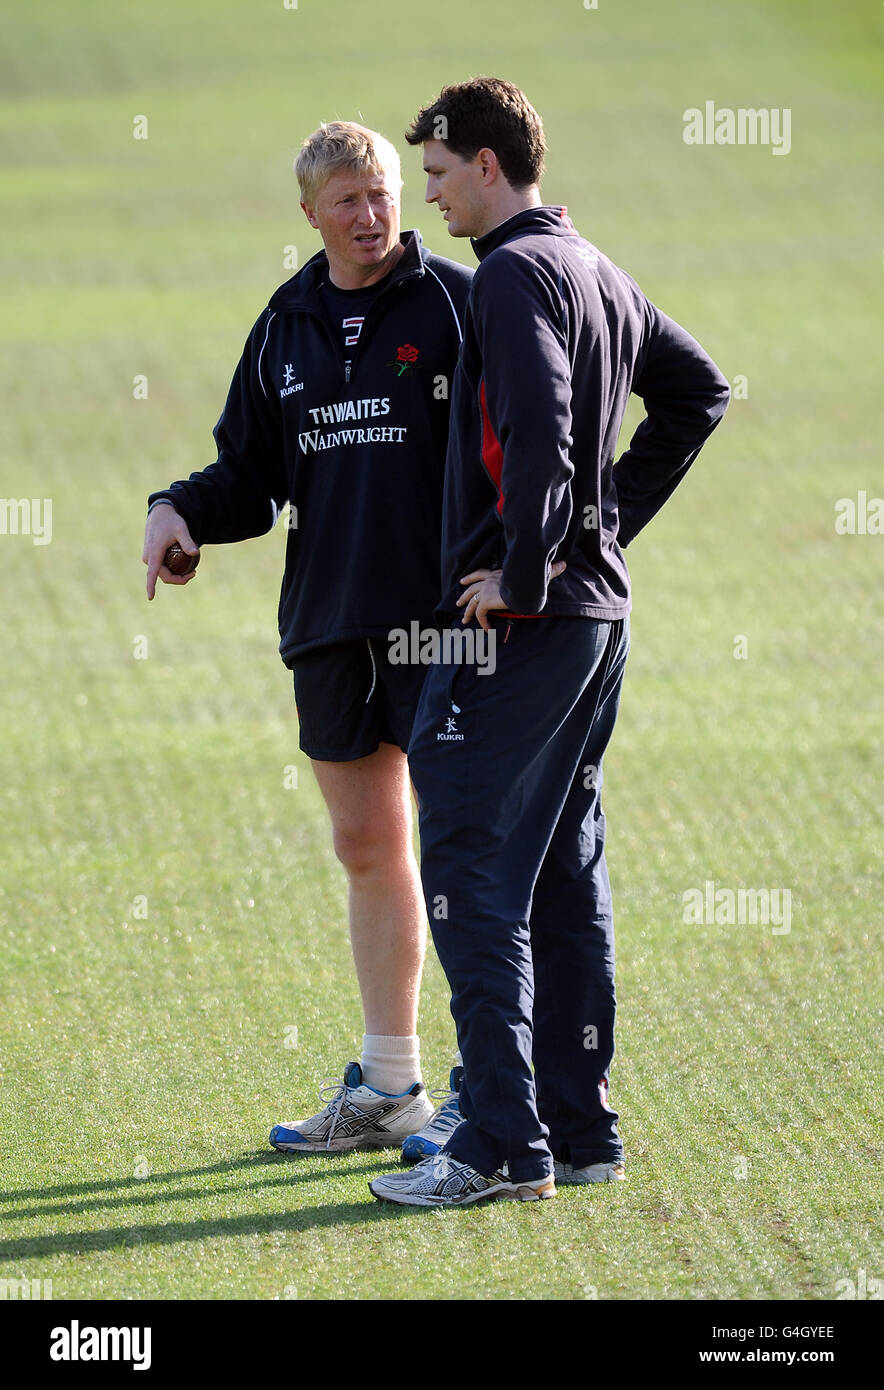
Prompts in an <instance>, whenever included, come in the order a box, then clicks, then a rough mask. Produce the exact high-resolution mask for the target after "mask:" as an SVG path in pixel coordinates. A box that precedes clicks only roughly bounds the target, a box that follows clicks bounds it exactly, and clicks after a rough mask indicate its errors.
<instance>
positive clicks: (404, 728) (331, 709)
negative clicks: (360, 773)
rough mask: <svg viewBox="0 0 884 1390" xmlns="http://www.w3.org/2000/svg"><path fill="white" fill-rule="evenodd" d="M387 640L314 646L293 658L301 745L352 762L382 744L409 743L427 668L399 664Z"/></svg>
mask: <svg viewBox="0 0 884 1390" xmlns="http://www.w3.org/2000/svg"><path fill="white" fill-rule="evenodd" d="M389 652H390V646H389V643H388V642H387V641H385V640H383V639H378V638H371V639H369V638H367V637H361V638H359V639H358V640H356V641H352V642H336V643H335V644H334V645H332V646H329V647H314V648H312V650H310V651H307V652H304V654H303V655H302V656H297V657H295V659H294V664H293V666H292V675H293V677H294V684H295V704H296V706H297V710H298V719H299V721H300V725H301V735H300V740H299V743H300V748H301V751H302V752H303V753H306V754H307V757H308V758H315V759H317V760H318V761H320V762H331V763H347V762H352V761H353V760H354V759H355V758H367V757H368V755H369V754H370V753H376V752H377V750H378V748H379V746H380V745H381V744H382V743H393V744H398V745H399V747H400V748H401V749H402V751H403V753H404V752H405V750H406V749H407V748H408V741H409V739H410V738H411V729H412V725H413V724H414V716H415V712H416V710H417V706H418V701H419V699H420V693H421V688H422V686H423V683H424V676H425V675H426V667H425V666H420V665H416V664H414V663H411V664H401V665H394V664H391V662H390V660H389Z"/></svg>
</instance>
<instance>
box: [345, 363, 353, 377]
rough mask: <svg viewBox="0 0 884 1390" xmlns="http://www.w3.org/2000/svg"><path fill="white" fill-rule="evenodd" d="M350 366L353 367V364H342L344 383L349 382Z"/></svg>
mask: <svg viewBox="0 0 884 1390" xmlns="http://www.w3.org/2000/svg"><path fill="white" fill-rule="evenodd" d="M352 366H353V363H352V362H345V363H344V380H345V381H349V380H350V368H351V367H352Z"/></svg>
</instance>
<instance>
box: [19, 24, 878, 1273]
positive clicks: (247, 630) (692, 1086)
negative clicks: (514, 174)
mask: <svg viewBox="0 0 884 1390" xmlns="http://www.w3.org/2000/svg"><path fill="white" fill-rule="evenodd" d="M882 16H884V11H882V9H881V6H880V5H878V6H877V7H876V6H874V5H872V4H871V3H869V4H864V3H856V2H854V3H851V4H849V5H843V6H832V5H831V4H829V3H822V2H821V0H766V2H765V3H761V0H750V3H745V4H741V5H736V6H735V5H732V4H726V3H724V0H715V3H705V2H704V0H685V3H682V4H680V5H678V6H677V7H671V6H663V5H660V4H658V3H656V0H638V2H637V3H634V4H630V5H628V6H623V5H619V6H618V5H615V4H613V3H609V0H600V3H599V7H598V9H597V10H586V9H584V8H583V6H582V5H581V4H580V0H568V2H567V3H563V0H553V2H552V3H551V4H548V5H546V6H536V5H532V4H527V3H525V2H524V0H518V2H517V3H508V4H503V3H500V0H479V3H467V2H466V0H449V3H447V4H446V5H445V6H444V7H442V8H439V9H437V7H429V6H420V7H411V8H410V9H405V8H404V7H402V6H399V5H393V4H391V3H389V0H373V3H372V4H370V5H366V4H364V3H362V4H357V3H355V0H336V2H335V3H333V4H322V5H320V4H319V3H318V0H301V3H300V5H299V7H298V8H297V9H296V10H287V9H285V8H284V7H283V5H282V3H281V0H274V3H272V4H271V3H269V2H268V3H260V4H249V5H247V4H245V3H241V4H235V3H232V0H218V2H217V3H211V4H210V3H207V2H206V3H199V0H185V2H184V3H172V0H154V3H151V4H150V5H137V6H132V7H125V6H123V7H109V6H107V5H106V4H102V3H94V0H80V3H78V5H77V6H76V7H71V6H70V5H66V4H62V3H60V0H46V3H44V4H41V5H40V6H27V5H24V4H20V5H18V6H17V7H14V8H13V10H12V11H8V12H7V14H6V16H5V18H4V19H3V21H2V30H0V32H2V38H3V43H2V51H3V54H4V56H3V58H2V60H0V61H2V77H3V83H2V92H3V96H2V98H0V114H2V120H0V129H2V135H0V158H2V186H3V202H4V206H5V211H4V215H3V222H4V236H3V242H2V250H0V258H2V272H3V312H2V330H0V361H2V377H0V391H2V413H0V434H2V454H0V494H2V496H3V497H4V498H17V499H18V498H28V499H30V498H41V499H42V498H50V499H52V504H53V509H52V538H51V543H49V544H45V545H37V544H34V543H33V541H34V539H35V538H34V537H29V536H25V535H18V536H15V535H0V559H2V575H3V581H2V582H3V606H2V636H3V653H4V660H3V663H2V676H0V702H2V703H0V713H2V722H3V728H4V734H5V737H4V738H3V740H2V743H0V798H2V806H3V808H4V814H3V819H2V837H0V839H2V844H0V966H2V969H0V989H2V996H3V997H2V1014H0V1133H2V1136H3V1138H2V1144H0V1188H2V1204H0V1278H3V1277H7V1278H15V1277H23V1276H26V1277H28V1278H30V1279H37V1278H39V1279H51V1280H52V1288H53V1295H54V1298H55V1299H65V1298H71V1299H73V1298H90V1299H91V1298H95V1299H110V1298H119V1297H122V1298H133V1299H143V1298H161V1299H217V1298H235V1299H252V1298H260V1299H274V1298H300V1299H308V1298H323V1299H331V1298H345V1297H346V1298H352V1299H365V1298H372V1297H374V1298H383V1299H398V1298H402V1297H406V1296H407V1297H417V1298H424V1299H460V1298H466V1299H516V1298H530V1299H585V1298H590V1299H591V1298H593V1297H595V1296H597V1297H598V1298H599V1299H603V1300H604V1299H726V1298H739V1299H774V1300H779V1299H792V1298H801V1299H820V1300H826V1299H833V1298H835V1297H836V1296H837V1286H838V1281H839V1280H842V1279H852V1280H854V1281H855V1280H856V1279H857V1277H858V1271H860V1270H865V1271H866V1272H867V1275H868V1277H870V1278H871V1277H884V1255H882V1245H881V1236H880V1222H881V1215H882V1210H881V1208H882V1202H881V1188H880V1164H881V1141H880V1104H879V1098H880V1084H881V1074H880V1060H879V1059H880V1052H879V1041H880V1019H881V989H880V984H881V953H880V935H879V933H880V916H881V901H882V850H881V816H880V805H881V782H880V777H881V748H880V715H881V642H882V635H884V621H882V616H884V614H882V579H884V564H882V556H884V539H882V538H881V536H879V535H876V534H854V535H849V534H848V535H843V534H838V533H837V532H836V529H835V517H836V503H837V501H838V499H841V498H845V497H847V498H853V499H857V498H858V494H859V492H860V491H864V492H865V493H866V494H867V496H868V498H873V497H876V496H880V495H882V494H884V477H882V468H881V454H880V445H881V431H882V410H881V403H880V402H881V389H880V354H879V340H880V298H879V295H880V286H881V276H882V250H881V247H882V242H881V226H882V216H881V214H882V207H881V197H880V192H879V191H876V189H877V185H876V178H877V163H878V161H877V160H876V158H875V156H876V155H879V153H880V150H879V145H878V138H879V137H878V131H879V130H880V120H881V100H880V90H879V89H880V80H879V77H878V67H877V65H878V61H879V59H878V52H879V50H880V39H881V32H882ZM483 71H484V72H488V71H490V72H493V73H496V74H499V75H501V76H506V77H508V78H510V79H511V80H514V81H516V82H518V83H519V84H520V85H522V86H523V87H524V88H525V89H526V91H527V92H528V95H529V96H530V97H531V99H532V101H533V102H534V104H535V105H536V106H537V107H538V109H539V110H540V111H541V112H542V114H543V115H544V118H545V122H546V127H547V136H548V140H549V145H550V156H549V160H548V175H547V178H546V181H545V185H544V191H545V196H546V198H547V199H548V201H550V202H565V203H567V204H568V206H569V209H570V211H571V214H572V216H573V217H574V219H575V221H576V223H577V225H578V227H579V228H580V229H581V230H582V231H583V232H584V234H586V235H587V236H589V237H590V238H591V239H592V240H593V241H595V242H596V243H597V244H598V245H600V246H601V247H602V248H603V249H604V250H605V251H607V252H608V253H609V254H610V255H611V256H612V257H613V258H614V259H615V260H616V261H617V262H618V263H620V264H621V265H623V266H624V267H625V268H626V269H628V270H629V271H630V272H631V273H632V274H633V275H635V277H636V278H637V279H638V281H639V283H640V284H641V285H642V287H643V288H644V289H645V291H646V292H647V293H648V294H649V296H650V297H651V298H653V299H654V300H655V301H656V302H657V303H659V304H660V306H661V307H662V308H663V309H664V310H665V311H666V312H668V313H669V314H671V315H672V316H673V317H674V318H676V319H678V320H679V321H680V322H682V323H684V324H685V326H686V327H688V328H689V329H690V331H691V332H693V333H694V334H695V335H696V336H697V337H698V338H699V339H700V341H701V342H702V343H703V344H704V346H705V347H707V348H708V350H709V351H710V352H711V353H712V355H713V356H714V357H715V359H716V360H717V361H718V362H719V363H720V365H721V366H722V368H723V370H724V371H725V372H726V373H727V375H728V377H729V378H730V379H731V381H732V382H734V381H735V379H736V378H737V377H740V378H741V379H744V380H745V384H744V385H743V386H739V385H738V389H736V390H735V399H734V401H733V404H732V406H731V409H730V412H729V415H728V417H727V419H726V421H725V424H724V425H723V427H722V429H721V430H720V431H719V433H718V434H716V436H715V437H714V438H713V440H712V442H711V443H710V445H709V446H708V448H707V450H706V452H705V453H704V454H703V455H702V456H701V459H700V461H699V462H698V464H697V466H696V468H695V470H694V471H693V473H692V474H691V476H690V477H689V479H688V481H687V482H686V483H685V484H684V486H683V488H682V489H681V490H680V491H679V492H678V493H677V494H676V497H675V498H674V500H673V502H672V504H671V505H670V506H669V507H668V508H667V509H666V510H665V512H664V513H663V514H662V515H661V516H660V517H659V518H658V519H657V520H656V521H655V523H654V524H653V525H652V526H651V528H650V529H649V530H648V532H647V533H646V534H645V535H644V536H643V537H642V538H641V539H640V540H639V541H637V542H636V544H635V546H634V547H633V548H632V549H631V551H630V563H631V569H632V573H633V580H634V587H635V612H634V618H633V652H632V656H631V658H630V667H629V671H628V674H627V683H626V690H625V695H624V701H623V707H622V712H621V716H620V721H619V725H618V731H617V734H616V736H615V741H614V744H613V746H612V749H611V752H610V754H609V757H608V759H607V764H606V810H607V814H608V821H609V828H610V840H609V843H610V852H609V864H610V870H611V876H612V880H613V883H614V889H615V900H616V905H617V940H618V989H619V999H620V1012H619V1025H618V1027H619V1032H618V1053H617V1057H616V1059H615V1063H614V1070H613V1076H612V1099H613V1103H614V1104H615V1106H616V1107H617V1108H618V1109H619V1110H620V1113H621V1116H622V1130H623V1134H624V1138H625V1143H626V1148H627V1159H628V1165H629V1181H628V1182H627V1183H626V1184H619V1185H616V1186H611V1187H608V1188H603V1189H595V1190H580V1189H570V1190H564V1191H562V1192H560V1195H559V1197H558V1198H557V1200H556V1201H555V1202H553V1203H545V1204H543V1205H542V1206H541V1205H538V1206H536V1207H520V1206H519V1207H517V1206H510V1205H509V1204H506V1205H500V1206H495V1205H491V1206H488V1207H485V1208H476V1209H471V1210H469V1211H460V1212H457V1211H455V1212H444V1213H436V1212H423V1211H419V1212H408V1211H402V1210H399V1209H394V1208H389V1207H386V1206H383V1205H381V1204H379V1203H377V1202H375V1201H374V1200H373V1199H372V1198H371V1197H370V1195H369V1193H368V1189H367V1181H368V1179H369V1178H370V1177H371V1176H373V1175H374V1174H377V1173H380V1172H383V1171H385V1170H387V1169H389V1167H390V1166H391V1160H395V1154H388V1155H387V1156H386V1157H385V1156H383V1155H371V1154H368V1155H366V1154H362V1155H358V1154H357V1155H352V1156H350V1157H347V1158H333V1159H331V1160H330V1161H323V1160H321V1159H319V1158H310V1159H304V1160H298V1159H296V1158H292V1159H287V1158H285V1157H283V1156H281V1155H278V1154H275V1153H273V1152H272V1151H270V1150H269V1149H268V1148H267V1144H266V1138H267V1131H268V1129H269V1127H270V1125H271V1124H272V1123H274V1122H275V1121H278V1120H283V1119H290V1118H294V1117H295V1116H298V1115H300V1116H303V1115H306V1114H309V1113H312V1111H313V1109H314V1108H316V1107H315V1101H316V1091H317V1087H318V1085H319V1084H320V1082H321V1081H323V1080H324V1079H325V1078H327V1077H329V1076H334V1075H340V1071H341V1067H342V1066H343V1064H344V1063H345V1062H346V1060H347V1059H348V1057H350V1056H356V1055H357V1049H358V1044H359V1039H360V1035H361V1031H362V1030H361V1018H360V1013H359V1009H358V996H357V992H356V987H355V982H354V978H353V971H352V967H351V963H350V955H349V946H348V941H347V934H346V925H345V921H346V919H345V887H344V882H343V877H342V873H341V871H340V870H339V868H338V865H337V863H336V861H335V859H334V856H333V853H332V850H331V845H330V837H329V834H328V831H327V825H326V818H325V811H324V808H323V806H322V803H321V800H320V797H319V794H318V791H317V789H316V787H315V785H314V783H313V781H312V776H311V774H310V771H309V767H308V765H307V763H306V760H305V759H304V758H303V756H302V755H301V754H300V753H299V751H298V748H297V742H298V739H297V725H296V721H295V715H294V709H293V705H292V699H291V688H290V683H289V677H288V675H287V673H286V671H285V670H284V668H283V667H282V665H281V663H280V662H279V658H278V655H277V652H276V641H277V636H276V631H275V613H276V598H277V591H278V584H279V578H280V573H281V565H282V545H283V540H284V537H283V535H282V533H281V531H276V532H274V533H272V534H271V535H270V536H269V537H265V538H262V539H261V540H258V541H251V542H248V543H246V544H244V545H242V546H239V547H236V548H234V547H229V548H218V549H207V550H206V551H205V552H204V557H203V564H202V567H201V569H200V574H199V577H198V579H197V581H196V582H195V583H193V584H191V585H189V586H188V587H187V588H186V590H173V589H164V590H162V592H160V594H159V595H158V598H157V600H156V602H155V603H154V604H153V605H150V606H149V605H148V604H147V602H146V600H145V595H144V570H143V567H142V566H141V564H140V554H141V537H142V532H143V516H144V509H145V499H146V496H147V494H148V492H149V491H152V490H154V489H156V488H159V487H162V486H165V485H166V484H167V483H168V482H169V481H170V480H171V479H173V478H178V477H182V476H186V475H187V474H188V473H189V472H190V471H191V470H192V469H194V468H199V467H202V466H205V465H206V464H207V463H209V462H211V461H212V459H213V457H214V454H213V451H212V440H211V436H210V430H211V427H212V426H213V424H214V423H215V420H216V419H217V416H218V413H219V411H220V408H221V405H222V404H223V400H224V397H225V394H226V390H227V385H228V382H229V379H230V375H231V373H232V371H233V368H234V366H235V363H236V361H237V358H238V355H239V352H240V350H241V346H242V343H243V341H244V339H245V337H246V334H247V332H248V330H249V328H250V326H251V324H252V322H253V321H254V319H255V318H256V317H257V315H258V313H259V312H260V311H261V309H262V308H263V306H264V304H265V303H266V300H267V298H268V296H269V294H270V292H271V291H272V290H273V289H274V288H275V286H276V285H277V284H278V283H279V282H281V281H282V280H284V279H286V278H288V275H289V274H290V273H291V272H290V271H288V270H286V269H284V266H283V258H284V255H285V249H284V248H286V247H287V246H292V245H294V246H296V247H297V254H298V257H299V260H300V262H303V261H304V260H306V258H307V257H308V256H309V255H311V254H312V253H313V251H314V250H316V249H318V241H317V239H316V234H315V233H313V232H311V231H310V229H309V228H308V227H307V225H306V223H305V222H304V221H303V218H302V217H301V214H300V212H299V210H298V207H297V195H296V186H295V183H294V179H293V177H292V175H291V173H290V163H291V159H292V156H293V154H294V152H295V151H296V149H297V147H298V144H299V143H300V140H301V138H302V137H303V135H304V134H306V133H307V132H309V131H310V130H311V129H313V128H314V127H315V126H316V124H318V122H319V121H320V120H321V119H333V118H335V117H343V118H357V119H359V118H362V119H364V121H365V122H366V123H367V124H369V125H371V126H374V127H377V128H379V129H381V130H383V131H385V132H386V133H387V134H389V135H391V136H392V137H393V138H395V139H398V137H399V134H400V132H401V131H402V130H403V128H404V126H405V125H406V124H407V123H408V121H409V120H410V118H411V117H412V116H413V114H414V113H415V111H416V109H417V107H418V106H419V105H420V104H422V103H423V102H424V101H426V100H428V99H429V98H430V97H432V96H433V95H434V94H435V93H436V92H437V91H438V89H439V88H440V86H441V85H443V83H445V82H447V81H455V80H459V79H461V78H462V77H464V76H467V75H470V74H476V73H480V72H483ZM706 100H714V101H715V103H716V105H717V107H719V108H721V107H729V108H739V107H753V108H758V107H765V108H777V109H782V108H789V109H790V110H791V113H792V138H791V151H790V152H789V154H788V156H785V157H783V156H777V155H774V154H773V152H772V150H771V149H770V148H764V147H760V146H756V147H748V146H743V147H737V146H731V147H725V146H709V147H707V146H698V147H693V146H689V145H686V144H685V143H684V141H683V140H682V129H683V120H682V113H683V112H684V110H685V109H686V108H688V107H700V108H702V107H703V104H704V102H705V101H706ZM139 116H145V117H146V118H147V121H148V138H147V139H141V140H139V139H135V138H134V135H133V132H134V130H135V129H136V127H135V125H134V124H133V123H134V122H135V120H136V118H137V117H139ZM402 143H403V142H401V141H400V144H402ZM404 172H405V176H406V189H405V198H404V208H403V223H404V225H406V226H413V225H419V226H420V227H421V228H422V230H423V232H424V236H425V239H426V240H427V241H428V242H429V244H430V245H431V246H432V247H433V249H435V250H438V251H439V252H441V253H442V254H448V255H453V256H455V257H456V258H459V259H462V260H464V261H466V262H467V263H470V262H471V259H472V258H471V252H470V248H469V245H468V244H466V243H463V242H452V241H451V240H450V239H449V238H448V237H447V233H446V232H445V230H444V227H443V225H442V222H441V219H440V218H439V215H438V213H437V212H436V211H435V209H427V208H425V207H424V206H423V203H422V189H423V185H422V180H421V177H420V157H419V154H418V153H417V152H414V151H406V152H405V153H404ZM140 375H144V376H146V378H147V381H148V396H147V399H136V398H135V396H134V395H133V382H134V378H135V377H136V376H140ZM631 418H632V421H633V423H634V420H635V419H636V418H637V414H636V413H635V412H634V413H633V415H632V417H631ZM741 637H742V638H745V639H746V641H745V646H744V645H742V644H740V643H739V642H738V640H737V639H739V638H741ZM145 647H146V655H145ZM744 652H745V655H743V653H744ZM735 653H736V655H735ZM293 764H294V765H296V766H297V768H298V771H299V777H298V786H297V788H291V789H287V788H286V786H285V780H286V776H285V769H286V768H287V767H289V766H291V765H293ZM707 880H711V881H713V882H714V883H715V884H716V887H729V888H731V889H734V890H737V889H739V888H741V887H747V888H762V887H767V888H775V889H779V890H781V891H782V890H789V891H790V893H791V904H792V906H791V929H790V930H789V931H788V932H781V931H780V932H775V931H774V930H773V929H772V925H767V926H764V925H761V924H756V925H751V924H747V925H742V926H740V925H736V924H734V925H728V924H727V923H708V924H706V925H695V924H691V923H686V922H685V920H684V911H683V901H684V896H683V895H684V894H685V892H686V891H687V890H689V889H691V888H701V889H702V888H703V886H704V884H705V883H706V881H707ZM421 1033H422V1039H423V1055H424V1062H425V1069H426V1072H427V1080H428V1082H429V1084H430V1085H434V1086H438V1085H441V1084H442V1083H443V1080H444V1078H445V1077H446V1076H447V1071H448V1067H449V1065H450V1054H451V1051H452V1048H453V1033H452V1025H451V1021H450V1017H449V1015H448V1008H447V994H446V988H445V981H444V978H443V976H442V973H441V971H440V969H439V967H438V965H437V964H436V962H435V959H433V958H432V956H431V959H430V960H429V961H428V965H427V971H426V976H425V989H424V1002H423V1011H422V1024H421ZM291 1044H295V1045H294V1046H292V1045H291Z"/></svg>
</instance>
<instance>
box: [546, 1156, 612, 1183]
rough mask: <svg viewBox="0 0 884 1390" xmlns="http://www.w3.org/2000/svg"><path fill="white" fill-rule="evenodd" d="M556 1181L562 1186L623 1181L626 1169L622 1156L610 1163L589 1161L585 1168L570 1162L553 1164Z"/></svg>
mask: <svg viewBox="0 0 884 1390" xmlns="http://www.w3.org/2000/svg"><path fill="white" fill-rule="evenodd" d="M555 1174H556V1182H558V1183H561V1184H562V1186H563V1187H567V1186H569V1185H572V1186H574V1187H583V1186H585V1185H586V1184H587V1183H591V1182H625V1181H626V1169H625V1167H624V1165H623V1160H622V1158H618V1159H615V1160H614V1161H613V1162H611V1163H589V1164H587V1165H586V1167H585V1168H575V1167H574V1166H573V1164H571V1163H559V1161H558V1159H557V1160H556V1164H555Z"/></svg>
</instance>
